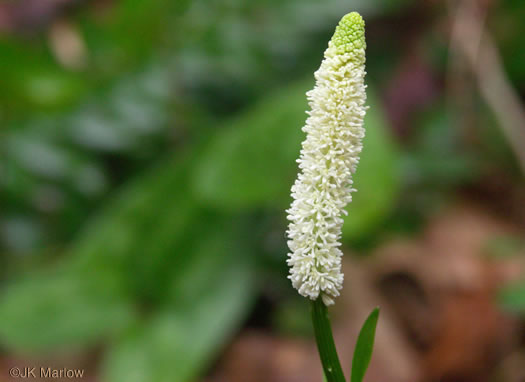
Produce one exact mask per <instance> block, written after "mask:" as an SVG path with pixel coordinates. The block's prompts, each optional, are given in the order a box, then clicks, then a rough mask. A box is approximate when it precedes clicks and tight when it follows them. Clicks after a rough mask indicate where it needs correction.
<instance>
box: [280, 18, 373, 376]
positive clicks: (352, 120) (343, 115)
mask: <svg viewBox="0 0 525 382" xmlns="http://www.w3.org/2000/svg"><path fill="white" fill-rule="evenodd" d="M364 27H365V23H364V20H363V18H362V17H361V16H360V15H359V14H358V13H356V12H352V13H349V14H347V15H346V16H344V17H343V18H342V20H341V21H340V23H339V25H338V26H337V28H336V30H335V33H334V35H333V37H332V39H331V40H330V42H329V43H328V48H327V49H326V51H325V52H324V59H323V61H322V63H321V67H320V68H319V70H317V71H316V72H315V80H316V84H315V86H314V88H313V90H311V91H309V92H308V93H307V97H308V101H309V106H310V108H311V111H309V112H308V114H309V117H308V118H307V120H306V124H305V126H304V127H303V131H304V132H305V133H306V139H305V141H304V142H303V143H302V149H301V154H300V158H299V159H298V163H299V169H300V171H299V175H298V177H297V180H296V181H295V184H294V185H293V186H292V197H293V202H292V205H291V207H290V209H289V210H288V211H287V213H288V220H289V221H290V225H289V228H288V231H287V234H288V237H289V241H288V246H289V248H290V253H289V254H288V261H287V262H288V265H289V266H290V276H289V278H290V279H291V281H292V285H293V286H294V288H296V289H297V290H298V292H299V293H300V294H301V295H302V296H304V297H308V298H309V299H311V300H313V309H312V318H313V322H314V329H315V331H316V339H317V343H318V347H319V352H320V356H321V360H322V363H323V368H324V372H325V376H326V378H327V380H328V381H329V382H330V381H336V382H339V381H344V375H343V372H342V370H341V366H340V365H339V360H338V358H337V353H336V351H335V345H334V344H333V338H332V333H331V328H330V322H329V320H328V316H327V310H326V306H329V305H332V304H334V300H335V298H336V297H337V296H339V291H340V290H341V288H342V287H343V273H342V272H341V257H342V252H341V249H340V245H341V244H340V239H341V230H342V225H343V217H342V215H345V214H346V210H345V207H346V205H347V204H348V203H350V202H351V201H352V195H351V193H352V192H353V191H356V190H355V189H354V188H353V187H352V184H353V182H352V174H353V173H354V172H355V170H356V166H357V164H358V162H359V155H360V153H361V149H362V147H363V144H362V141H363V138H364V135H365V129H364V127H363V120H364V117H365V113H366V109H367V106H365V102H366V92H365V89H366V85H365V81H364V78H365V74H366V72H365V48H366V42H365V31H364ZM374 330H375V324H374ZM365 369H366V368H365ZM352 378H353V377H352Z"/></svg>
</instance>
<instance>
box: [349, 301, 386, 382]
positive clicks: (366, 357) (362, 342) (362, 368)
mask: <svg viewBox="0 0 525 382" xmlns="http://www.w3.org/2000/svg"><path fill="white" fill-rule="evenodd" d="M378 319H379V307H377V308H375V309H374V310H373V311H372V313H370V315H369V316H368V318H367V319H366V321H365V323H364V324H363V326H362V328H361V331H360V332H359V336H358V337H357V342H356V345H355V350H354V357H353V360H352V374H351V378H350V381H351V382H361V381H362V380H363V378H364V376H365V373H366V369H367V368H368V365H369V363H370V360H371V359H372V351H373V348H374V339H375V333H376V327H377V321H378Z"/></svg>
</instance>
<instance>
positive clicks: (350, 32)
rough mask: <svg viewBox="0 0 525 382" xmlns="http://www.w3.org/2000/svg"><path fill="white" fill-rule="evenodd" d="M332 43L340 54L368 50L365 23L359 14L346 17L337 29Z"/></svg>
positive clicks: (350, 14) (349, 14)
mask: <svg viewBox="0 0 525 382" xmlns="http://www.w3.org/2000/svg"><path fill="white" fill-rule="evenodd" d="M331 43H332V44H333V46H334V47H335V48H336V49H337V53H338V54H344V53H351V52H355V51H356V50H358V49H366V42H365V21H364V20H363V18H362V17H361V15H360V14H359V13H357V12H351V13H348V14H347V15H345V16H344V17H343V18H342V19H341V21H340V22H339V25H338V26H337V28H336V29H335V33H334V35H333V37H332V40H331Z"/></svg>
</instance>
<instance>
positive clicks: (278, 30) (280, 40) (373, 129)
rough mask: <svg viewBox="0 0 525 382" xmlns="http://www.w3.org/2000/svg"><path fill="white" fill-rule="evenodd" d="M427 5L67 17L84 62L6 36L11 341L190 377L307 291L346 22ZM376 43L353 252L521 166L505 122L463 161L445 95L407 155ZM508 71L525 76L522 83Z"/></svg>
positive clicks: (133, 1) (487, 125)
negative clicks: (300, 282) (313, 124)
mask: <svg viewBox="0 0 525 382" xmlns="http://www.w3.org/2000/svg"><path fill="white" fill-rule="evenodd" d="M511 3H512V4H511ZM413 4H414V2H412V1H409V0H406V1H395V0H373V1H369V0H367V1H365V0H358V1H354V2H353V3H352V4H351V5H349V4H348V2H346V1H342V0H330V1H325V2H318V1H314V0H292V1H288V2H282V1H276V0H259V1H253V2H245V1H241V0H229V1H219V0H214V1H204V0H193V1H190V0H185V1H176V2H169V1H166V0H152V1H149V2H142V1H137V0H121V1H115V2H110V4H108V5H105V6H101V5H97V6H91V5H88V4H84V5H80V6H78V7H77V8H72V9H71V10H69V11H68V13H66V14H65V15H64V16H63V17H64V18H65V19H66V20H67V22H68V23H69V24H68V25H70V26H71V28H72V30H73V32H74V33H76V34H77V36H78V38H80V39H81V40H82V41H83V42H84V44H85V47H86V62H85V66H84V67H82V68H78V69H74V70H73V69H71V68H67V67H64V66H63V65H62V64H61V63H60V61H59V60H58V59H57V58H56V56H55V53H54V52H53V49H52V48H51V47H50V42H49V35H48V31H47V29H44V30H41V31H40V32H39V33H35V34H29V35H23V36H20V35H16V36H15V35H12V36H3V37H2V38H1V39H0V53H1V54H2V60H1V62H0V85H1V86H2V89H4V90H3V92H2V93H1V94H0V122H1V123H2V133H1V138H2V144H1V147H0V149H1V150H2V154H5V155H2V157H1V161H0V203H1V204H2V210H1V216H0V249H1V251H0V262H1V266H0V269H1V270H2V272H1V273H0V285H2V288H3V290H2V291H1V293H0V344H1V345H2V346H3V347H5V348H6V349H8V350H15V351H17V352H37V353H39V352H43V351H49V350H53V351H59V350H64V349H74V350H76V351H83V350H87V349H90V348H93V347H94V346H97V345H99V344H103V345H104V349H105V353H104V354H105V355H104V357H103V361H102V368H101V369H102V373H103V374H104V376H105V378H106V380H109V381H120V380H126V381H145V380H148V381H153V382H155V381H165V380H177V381H189V380H192V379H194V378H195V377H196V376H197V375H198V374H199V373H203V372H205V371H206V369H207V367H208V366H209V365H210V362H211V361H213V359H214V357H215V356H216V352H217V351H218V349H220V348H221V346H222V345H223V344H224V343H225V341H226V340H227V339H228V338H229V337H230V336H231V335H232V334H233V333H235V330H236V329H237V328H238V327H239V326H240V325H242V323H243V322H245V320H246V317H247V316H248V314H249V313H250V309H251V307H252V304H253V303H254V302H255V300H256V298H257V297H258V296H260V295H261V294H263V293H271V291H270V292H268V288H269V287H268V285H267V284H270V285H271V287H272V288H275V289H276V290H280V289H279V288H282V289H284V290H286V291H288V292H285V293H284V294H283V295H284V296H285V298H286V299H293V298H296V297H295V294H292V291H291V288H290V287H289V285H288V282H287V280H286V272H287V270H286V266H285V262H284V259H285V255H286V253H287V249H286V243H285V236H284V231H285V229H286V221H285V219H284V218H285V212H284V209H285V208H286V207H287V206H288V204H289V202H290V199H289V198H290V197H289V190H290V187H291V185H292V182H293V180H294V178H295V175H296V171H297V164H296V162H295V160H296V158H297V156H298V153H299V148H300V143H301V141H302V140H303V133H302V131H301V127H302V125H303V123H304V120H305V118H306V114H305V110H306V96H305V91H306V90H307V89H309V88H311V87H312V85H313V75H312V73H313V71H314V70H315V69H316V68H317V66H318V65H319V62H320V59H321V55H322V51H323V49H324V48H325V46H326V41H328V38H329V36H330V34H331V33H332V31H333V27H334V25H335V23H336V22H337V21H338V19H339V18H340V17H341V15H342V14H344V13H346V12H348V11H350V10H358V11H360V12H362V13H363V14H364V15H365V18H366V19H367V23H368V22H369V21H370V23H373V22H374V20H377V18H379V17H382V18H388V17H392V18H393V19H395V18H396V17H399V14H400V12H401V11H402V10H403V9H406V8H407V7H413V6H414V5H413ZM505 4H506V5H505V7H518V5H516V4H515V2H508V4H507V3H505ZM349 7H351V8H352V9H349ZM518 8H519V9H520V10H523V7H521V8H520V7H518ZM512 9H514V8H512ZM501 12H504V10H502V11H501ZM499 17H500V16H498V17H496V18H495V22H494V24H495V30H496V33H497V34H498V36H500V37H499V38H501V39H502V40H503V41H504V42H505V44H504V52H505V57H510V56H513V53H510V52H513V51H515V46H518V45H519V44H520V42H521V39H516V37H515V36H514V34H513V32H509V29H511V27H512V28H517V29H519V27H520V25H521V24H519V20H518V21H516V22H514V23H511V24H508V25H503V24H502V23H501V21H500V18H499ZM376 32H377V30H376ZM398 33H400V34H402V33H403V31H400V32H398ZM429 33H432V32H429ZM378 36H379V37H377V36H376V37H374V35H373V34H372V37H371V38H372V41H376V43H377V44H376V46H379V47H380V48H378V49H375V50H374V44H373V43H372V44H370V42H369V52H370V53H369V55H368V60H369V62H370V66H369V68H370V69H369V73H370V74H369V76H368V82H369V83H370V88H369V89H370V92H369V105H370V109H369V111H368V114H367V117H366V129H367V135H366V138H365V144H364V149H363V154H362V158H361V162H360V165H359V167H358V170H357V173H356V176H355V188H357V189H358V192H357V193H355V194H353V198H354V200H353V202H352V203H351V204H350V205H349V207H348V212H349V216H348V217H346V219H345V225H344V235H343V240H344V242H345V245H349V246H353V245H354V244H356V243H358V242H360V241H362V240H368V239H370V240H371V241H372V242H373V241H374V240H378V239H379V238H380V237H381V233H382V232H383V231H384V230H385V227H386V223H387V222H388V223H390V225H391V226H393V227H395V226H396V225H397V226H402V225H404V224H406V221H405V220H410V219H413V217H414V216H417V217H420V216H423V215H424V214H425V211H428V209H429V206H434V205H436V201H437V200H443V199H444V198H446V197H447V196H448V195H450V194H451V190H454V189H455V188H457V187H460V186H462V185H465V184H469V183H472V182H474V181H475V180H476V179H479V178H480V177H482V176H483V175H484V174H485V173H486V167H485V166H486V164H487V162H489V163H490V164H491V165H492V166H493V164H494V163H500V161H501V162H502V163H507V162H504V161H505V160H508V157H509V155H508V148H507V147H506V144H505V142H504V140H503V139H501V136H500V133H499V131H498V130H497V129H495V128H494V124H495V123H494V121H492V120H491V119H490V118H483V120H484V122H483V125H482V128H483V129H484V130H483V131H484V133H483V137H484V138H482V142H484V144H483V145H480V148H475V147H474V148H473V147H469V148H468V149H465V145H463V144H462V134H460V132H458V131H457V130H455V127H454V126H455V125H454V123H453V119H452V118H451V116H450V115H448V114H447V109H446V107H445V104H444V102H442V101H443V100H442V99H440V100H438V102H435V104H434V105H433V106H432V107H430V108H429V109H427V110H424V111H423V112H422V113H421V115H420V120H418V121H417V126H418V128H417V129H416V131H414V132H413V134H412V136H411V137H410V139H409V140H408V142H404V147H403V148H401V147H399V146H400V145H399V143H398V142H397V141H396V140H395V139H394V138H393V137H394V132H393V131H392V129H391V126H390V124H389V123H388V122H387V118H386V116H385V114H386V112H385V110H384V107H383V102H382V101H383V100H382V98H381V96H380V95H381V92H382V90H383V89H384V88H385V86H386V85H385V84H383V83H378V78H379V79H383V78H387V77H388V76H390V75H392V70H393V64H392V63H394V62H398V61H399V60H400V59H401V54H402V53H403V50H402V49H399V52H396V50H395V49H391V48H389V49H386V48H385V45H381V43H384V44H386V43H385V42H384V41H383V37H382V36H381V33H380V31H379V35H378ZM427 37H428V36H427V35H423V36H422V39H426V38H427ZM374 38H375V39H376V40H373V39H374ZM382 41H383V42H382ZM388 41H391V40H388ZM388 41H387V42H388ZM425 41H426V40H425ZM432 41H434V42H433V43H434V44H436V46H432V48H435V49H436V50H438V49H444V47H443V46H440V45H439V42H436V41H435V40H432ZM387 45H388V44H387ZM383 48H385V49H386V50H385V49H383ZM385 52H386V53H385ZM506 62H507V61H506ZM508 62H509V64H508V65H509V68H510V69H509V70H510V73H511V76H512V78H514V79H516V81H519V80H520V79H521V78H522V76H523V73H525V71H523V70H522V67H519V65H517V64H516V62H514V61H512V60H509V61H508ZM400 96H401V95H400ZM484 113H486V111H484ZM484 115H485V114H484ZM485 119H486V121H485ZM494 142H497V143H494ZM495 146H497V147H496V149H494V147H495ZM491 150H493V151H491ZM487 153H488V154H487ZM484 171H485V172H484ZM407 216H408V218H407ZM286 293H289V295H290V297H288V296H287V295H286ZM520 296H522V297H521V300H520V301H525V298H523V294H520ZM281 298H282V297H281ZM514 300H515V299H514V297H513V298H512V301H514ZM517 300H519V298H518V299H517ZM287 301H289V300H287ZM294 314H296V313H294V312H292V313H291V317H292V319H290V320H289V321H294V320H295V319H294V318H293V315H294ZM299 321H300V320H299ZM286 325H287V324H286V323H285V324H283V326H286ZM301 325H302V324H301V323H299V324H297V326H301ZM292 326H293V325H292ZM287 330H288V329H287ZM289 330H291V331H293V328H290V329H289ZM298 332H302V333H304V332H305V330H302V329H301V330H298ZM168 371H169V373H168ZM168 376H169V378H168Z"/></svg>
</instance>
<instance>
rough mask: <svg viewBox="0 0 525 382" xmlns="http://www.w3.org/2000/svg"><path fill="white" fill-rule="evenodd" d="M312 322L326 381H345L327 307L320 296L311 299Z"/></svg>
mask: <svg viewBox="0 0 525 382" xmlns="http://www.w3.org/2000/svg"><path fill="white" fill-rule="evenodd" d="M312 322H313V324H314V332H315V340H316V342H317V349H318V350H319V356H320V357H321V363H322V364H323V370H324V375H325V377H326V381H327V382H345V376H344V374H343V369H341V364H340V363H339V357H338V356H337V350H336V348H335V343H334V337H333V335H332V327H331V325H330V318H329V317H328V309H326V306H325V304H324V303H323V301H322V300H321V298H318V299H317V300H315V301H312Z"/></svg>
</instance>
